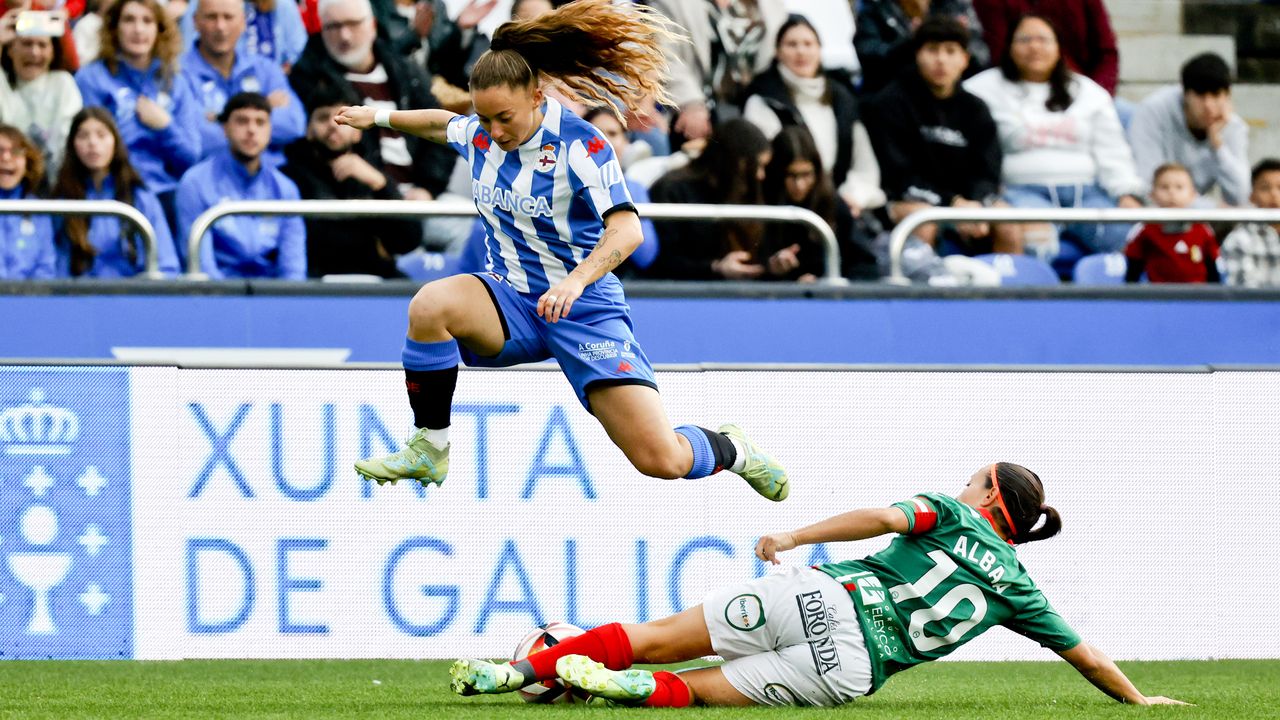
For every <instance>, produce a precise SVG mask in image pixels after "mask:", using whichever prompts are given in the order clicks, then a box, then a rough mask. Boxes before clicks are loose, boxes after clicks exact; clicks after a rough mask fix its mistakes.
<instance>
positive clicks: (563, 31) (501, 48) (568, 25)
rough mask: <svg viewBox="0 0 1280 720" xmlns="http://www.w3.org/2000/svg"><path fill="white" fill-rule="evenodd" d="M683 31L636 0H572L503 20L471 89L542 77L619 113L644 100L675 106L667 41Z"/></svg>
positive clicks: (521, 83) (525, 82)
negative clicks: (629, 1)
mask: <svg viewBox="0 0 1280 720" xmlns="http://www.w3.org/2000/svg"><path fill="white" fill-rule="evenodd" d="M683 38H684V36H683V35H682V34H681V33H680V31H679V30H678V28H677V27H676V26H675V25H674V24H673V23H672V22H671V21H669V20H667V19H666V18H664V17H663V16H662V15H660V14H658V13H657V12H655V11H653V10H651V9H649V8H648V7H645V6H641V5H615V4H614V3H613V0H576V2H571V3H569V4H567V5H564V6H562V7H560V8H559V9H557V10H553V11H552V12H549V13H546V14H544V15H540V16H538V17H536V18H533V19H530V20H522V21H519V22H509V23H505V24H504V25H502V26H501V27H499V28H498V29H497V30H496V31H495V32H494V34H493V41H492V42H491V43H490V45H489V50H488V51H487V52H485V53H484V54H483V55H481V56H480V58H479V59H478V60H476V64H475V67H474V68H473V70H472V72H471V81H470V84H471V89H472V90H484V89H487V88H491V87H498V86H514V87H525V86H527V85H529V84H531V83H533V82H534V81H535V80H537V79H538V77H539V76H540V75H545V76H547V77H548V78H551V79H552V80H555V81H556V82H557V83H558V84H559V86H560V88H561V89H562V90H563V91H565V94H566V95H568V96H570V98H571V99H573V100H576V101H579V102H583V103H585V104H587V105H604V106H608V107H610V108H612V109H614V111H615V112H616V111H617V104H616V103H617V101H621V102H622V104H623V105H625V106H626V107H627V108H629V109H632V110H639V109H641V107H640V106H641V104H642V103H643V102H645V101H652V100H656V101H658V102H660V103H664V104H668V105H670V104H674V103H673V102H672V100H671V98H670V96H669V95H668V94H667V91H666V89H665V82H666V79H667V59H666V55H665V53H664V52H663V49H662V44H663V42H664V41H678V40H682V39H683Z"/></svg>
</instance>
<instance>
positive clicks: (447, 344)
mask: <svg viewBox="0 0 1280 720" xmlns="http://www.w3.org/2000/svg"><path fill="white" fill-rule="evenodd" d="M461 360H462V356H461V355H459V354H458V341H457V340H443V341H441V342H425V343H424V342H418V341H417V340H413V339H411V338H405V339H404V349H403V350H402V351H401V352H400V362H401V363H402V364H403V365H404V369H405V370H447V369H449V368H453V367H458V363H459V362H461Z"/></svg>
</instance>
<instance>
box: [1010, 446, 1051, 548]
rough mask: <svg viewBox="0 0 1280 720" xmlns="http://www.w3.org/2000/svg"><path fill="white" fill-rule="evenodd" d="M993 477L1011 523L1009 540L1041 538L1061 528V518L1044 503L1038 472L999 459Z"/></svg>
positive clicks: (1049, 535) (1025, 540)
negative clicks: (1011, 530) (1011, 532)
mask: <svg viewBox="0 0 1280 720" xmlns="http://www.w3.org/2000/svg"><path fill="white" fill-rule="evenodd" d="M995 476H996V478H997V482H998V484H999V485H1000V496H1001V498H1002V499H1003V501H1004V505H1005V507H1006V508H1007V509H1008V512H1009V519H1010V520H1011V521H1012V522H1013V524H1014V528H1013V531H1014V532H1013V538H1012V540H1013V541H1014V542H1015V543H1018V544H1021V543H1027V542H1034V541H1036V540H1044V539H1045V538H1051V537H1053V536H1054V535H1057V534H1058V533H1059V532H1061V531H1062V517H1061V516H1060V515H1058V511H1057V510H1055V509H1053V508H1052V507H1050V506H1049V505H1045V504H1044V484H1043V483H1041V482H1040V476H1039V475H1036V474H1035V473H1033V472H1031V471H1030V470H1028V469H1026V468H1024V467H1022V466H1021V465H1015V464H1013V463H1004V462H1002V463H996V467H995ZM1042 519H1043V522H1042V521H1041V520H1042Z"/></svg>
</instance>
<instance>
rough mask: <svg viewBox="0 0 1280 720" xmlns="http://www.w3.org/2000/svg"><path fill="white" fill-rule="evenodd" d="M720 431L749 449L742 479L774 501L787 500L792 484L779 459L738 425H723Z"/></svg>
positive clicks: (740, 473) (741, 473)
mask: <svg viewBox="0 0 1280 720" xmlns="http://www.w3.org/2000/svg"><path fill="white" fill-rule="evenodd" d="M720 433H721V434H723V435H728V436H729V437H730V438H733V439H734V440H737V441H738V442H740V443H742V446H743V447H745V448H746V449H747V463H746V465H745V466H743V468H742V471H741V472H739V473H738V475H741V476H742V479H743V480H746V481H747V483H748V484H749V485H751V487H752V488H754V489H755V491H756V492H758V493H760V494H761V495H763V496H765V497H766V498H769V499H770V500H773V501H774V502H781V501H782V500H786V499H787V495H788V494H789V493H790V492H791V486H790V484H789V483H788V481H787V471H786V470H784V469H783V468H782V466H781V465H779V464H778V461H777V460H774V459H773V458H772V457H771V456H769V455H766V454H765V453H764V452H763V451H761V450H760V448H758V447H756V446H755V444H754V443H752V442H751V441H750V440H748V439H747V434H746V433H744V432H742V428H740V427H738V426H737V425H721V426H720Z"/></svg>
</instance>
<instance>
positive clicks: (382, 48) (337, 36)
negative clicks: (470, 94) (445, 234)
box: [289, 0, 454, 200]
mask: <svg viewBox="0 0 1280 720" xmlns="http://www.w3.org/2000/svg"><path fill="white" fill-rule="evenodd" d="M318 14H319V16H320V33H319V34H318V35H317V36H312V38H311V40H310V41H309V42H308V43H307V48H306V50H304V51H303V53H302V57H301V58H299V59H298V64H297V65H296V66H294V68H293V71H292V72H291V73H290V75H289V81H290V82H291V83H292V84H293V87H294V89H295V90H296V91H297V93H298V95H299V96H300V97H302V99H303V103H304V104H309V103H308V102H307V96H308V93H309V90H310V89H311V88H314V87H318V86H320V85H322V84H324V83H330V84H333V85H337V86H339V87H342V86H347V87H350V88H352V89H353V90H354V91H355V93H356V95H357V96H359V97H360V98H361V101H362V103H363V104H364V105H368V106H371V107H374V108H378V109H382V108H385V109H387V110H417V109H421V108H435V107H439V106H440V103H439V102H437V101H436V98H435V96H434V95H432V94H431V80H430V78H429V77H428V76H427V74H426V71H425V70H424V69H423V68H420V67H417V66H415V65H413V64H411V63H410V62H409V61H408V60H407V59H406V58H404V57H403V56H400V55H399V54H397V53H395V52H394V51H392V50H391V49H390V48H389V47H388V46H386V45H384V44H383V43H382V42H381V41H379V40H378V39H377V25H376V23H375V21H374V18H373V8H372V6H371V5H370V4H369V0H320V6H319V13H318ZM361 144H362V145H363V146H364V149H365V150H366V152H362V153H361V155H363V156H364V157H366V158H369V157H373V158H377V159H378V160H379V161H380V162H381V164H382V167H383V168H384V169H385V170H386V173H387V175H388V176H389V177H390V178H391V180H392V181H393V182H395V183H396V185H397V186H398V188H399V189H400V191H401V193H402V194H403V195H404V197H405V198H406V199H409V200H431V199H433V198H435V197H436V196H438V195H439V194H440V193H441V192H443V191H444V189H445V186H446V185H447V184H448V181H449V173H450V172H451V171H452V169H453V166H454V155H453V153H452V151H450V149H449V148H448V147H446V146H444V145H437V144H435V143H430V142H426V141H424V140H422V139H421V138H418V137H414V136H406V135H402V134H400V133H398V132H395V131H394V130H390V129H385V128H383V129H380V130H379V131H378V132H370V133H366V134H365V136H364V138H363V139H362V140H361Z"/></svg>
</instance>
